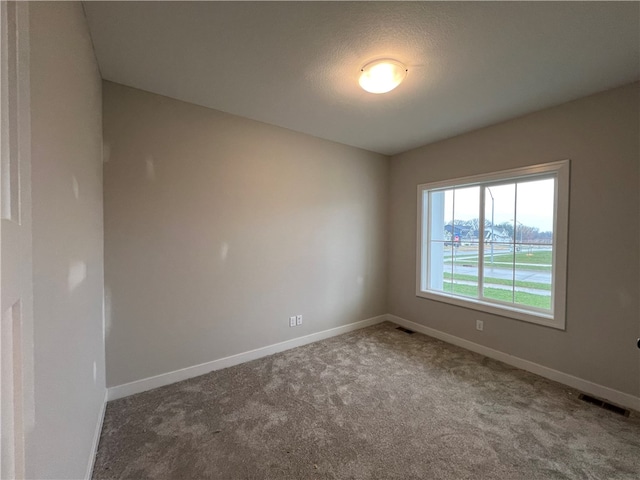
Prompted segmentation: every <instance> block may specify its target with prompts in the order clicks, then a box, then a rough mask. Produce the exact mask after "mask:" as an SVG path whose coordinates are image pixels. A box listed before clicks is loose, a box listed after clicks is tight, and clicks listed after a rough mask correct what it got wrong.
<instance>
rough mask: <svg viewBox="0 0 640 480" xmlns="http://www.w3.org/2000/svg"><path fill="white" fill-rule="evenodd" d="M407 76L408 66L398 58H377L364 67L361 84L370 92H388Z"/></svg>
mask: <svg viewBox="0 0 640 480" xmlns="http://www.w3.org/2000/svg"><path fill="white" fill-rule="evenodd" d="M406 76H407V68H406V67H405V66H404V65H403V64H401V63H400V62H398V61H396V60H390V59H386V60H376V61H375V62H370V63H367V64H366V65H365V66H364V67H362V73H361V74H360V82H359V83H360V86H361V87H362V88H363V89H364V90H366V91H367V92H370V93H387V92H390V91H391V90H393V89H394V88H396V87H397V86H398V85H400V83H401V82H402V81H403V80H404V79H405V77H406Z"/></svg>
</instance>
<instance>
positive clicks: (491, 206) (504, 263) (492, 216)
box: [482, 183, 516, 303]
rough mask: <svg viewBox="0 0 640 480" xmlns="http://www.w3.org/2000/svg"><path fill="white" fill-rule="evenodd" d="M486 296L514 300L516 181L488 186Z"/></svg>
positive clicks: (505, 300) (486, 194)
mask: <svg viewBox="0 0 640 480" xmlns="http://www.w3.org/2000/svg"><path fill="white" fill-rule="evenodd" d="M484 195H485V201H484V206H485V213H484V218H485V234H484V238H485V247H484V271H483V275H484V288H483V292H482V294H483V296H484V297H485V298H491V299H494V300H500V301H502V302H508V303H512V302H513V287H514V282H513V263H514V252H513V249H514V245H513V233H514V218H515V203H516V186H515V183H510V184H506V185H495V186H492V187H485V194H484Z"/></svg>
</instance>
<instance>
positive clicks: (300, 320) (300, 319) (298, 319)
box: [296, 315, 302, 325]
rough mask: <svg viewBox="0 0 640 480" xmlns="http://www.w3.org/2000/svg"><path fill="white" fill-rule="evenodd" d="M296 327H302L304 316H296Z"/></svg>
mask: <svg viewBox="0 0 640 480" xmlns="http://www.w3.org/2000/svg"><path fill="white" fill-rule="evenodd" d="M296 325H302V315H297V316H296Z"/></svg>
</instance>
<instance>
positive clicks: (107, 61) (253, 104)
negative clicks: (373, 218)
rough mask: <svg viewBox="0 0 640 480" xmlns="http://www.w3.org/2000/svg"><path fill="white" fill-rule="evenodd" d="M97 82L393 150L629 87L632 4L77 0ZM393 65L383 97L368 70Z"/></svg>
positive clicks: (639, 39)
mask: <svg viewBox="0 0 640 480" xmlns="http://www.w3.org/2000/svg"><path fill="white" fill-rule="evenodd" d="M85 9H86V13H87V17H88V20H89V26H90V30H91V35H92V37H93V42H94V45H95V50H96V55H97V58H98V63H99V65H100V69H101V72H102V76H103V78H105V79H107V80H111V81H114V82H118V83H122V84H125V85H129V86H132V87H136V88H140V89H143V90H148V91H151V92H155V93H158V94H161V95H166V96H169V97H173V98H177V99H180V100H184V101H187V102H192V103H195V104H199V105H203V106H206V107H210V108H214V109H217V110H222V111H225V112H229V113H233V114H236V115H241V116H244V117H248V118H252V119H255V120H260V121H263V122H267V123H270V124H274V125H279V126H282V127H286V128H290V129H293V130H296V131H300V132H304V133H308V134H311V135H315V136H317V137H321V138H326V139H330V140H334V141H336V142H341V143H345V144H348V145H354V146H357V147H361V148H365V149H367V150H372V151H375V152H380V153H384V154H395V153H398V152H402V151H405V150H409V149H411V148H414V147H417V146H420V145H424V144H426V143H430V142H433V141H436V140H439V139H442V138H446V137H450V136H453V135H456V134H459V133H462V132H465V131H469V130H472V129H476V128H479V127H483V126H486V125H490V124H493V123H496V122H499V121H502V120H505V119H508V118H512V117H515V116H518V115H522V114H525V113H528V112H531V111H535V110H540V109H542V108H545V107H549V106H552V105H556V104H558V103H562V102H565V101H568V100H572V99H575V98H579V97H581V96H584V95H588V94H591V93H595V92H598V91H601V90H605V89H608V88H612V87H615V86H619V85H623V84H626V83H630V82H632V81H634V80H637V79H639V78H640V52H639V50H640V3H638V2H567V3H564V2H563V3H560V2H558V3H554V2H527V3H524V2H522V3H520V2H513V3H512V2H499V3H493V2H450V3H445V2H195V3H191V2H140V3H138V2H86V3H85ZM381 57H392V58H395V59H397V60H399V61H401V62H403V63H405V64H406V65H407V67H408V69H409V74H408V76H407V78H406V80H405V82H404V83H403V84H401V85H400V86H399V87H398V88H397V89H396V90H394V91H392V92H390V93H388V94H385V95H374V94H370V93H366V92H364V91H363V90H361V89H360V87H359V86H358V74H359V70H360V67H361V66H362V65H363V64H365V63H366V62H367V61H369V60H372V59H375V58H381Z"/></svg>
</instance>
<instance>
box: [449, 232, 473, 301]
mask: <svg viewBox="0 0 640 480" xmlns="http://www.w3.org/2000/svg"><path fill="white" fill-rule="evenodd" d="M449 248H450V250H452V255H451V258H452V266H453V271H452V273H450V274H449V275H448V280H449V283H450V285H449V290H447V291H448V292H450V293H454V294H456V295H462V296H465V297H473V298H478V244H477V242H476V243H475V244H473V243H469V244H467V243H462V244H461V245H460V246H459V247H455V246H452V247H449Z"/></svg>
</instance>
